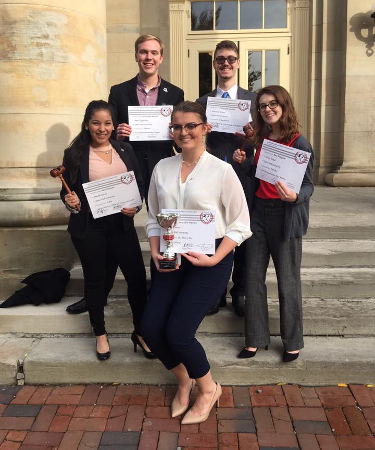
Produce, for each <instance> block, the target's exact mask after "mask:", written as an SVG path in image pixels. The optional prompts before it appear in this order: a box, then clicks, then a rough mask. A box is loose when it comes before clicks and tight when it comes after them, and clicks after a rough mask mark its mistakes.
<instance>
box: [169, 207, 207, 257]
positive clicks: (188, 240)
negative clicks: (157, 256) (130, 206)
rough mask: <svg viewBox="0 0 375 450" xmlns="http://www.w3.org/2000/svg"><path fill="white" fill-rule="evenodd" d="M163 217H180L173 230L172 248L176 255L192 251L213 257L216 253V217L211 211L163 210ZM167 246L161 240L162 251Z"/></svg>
mask: <svg viewBox="0 0 375 450" xmlns="http://www.w3.org/2000/svg"><path fill="white" fill-rule="evenodd" d="M161 212H162V214H163V215H168V214H175V215H178V221H177V224H176V226H175V227H174V228H173V236H174V237H173V241H172V248H173V251H174V252H175V253H187V252H190V251H193V252H198V253H205V254H207V255H213V254H214V253H215V215H214V214H213V212H211V211H199V210H192V209H162V211H161ZM165 248H166V246H165V242H164V240H163V239H160V251H161V252H164V250H165Z"/></svg>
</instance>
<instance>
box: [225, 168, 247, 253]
mask: <svg viewBox="0 0 375 450" xmlns="http://www.w3.org/2000/svg"><path fill="white" fill-rule="evenodd" d="M221 201H222V204H223V207H224V219H225V224H226V231H225V235H226V236H228V237H229V238H230V239H232V240H233V241H235V242H237V244H238V245H240V244H241V243H242V242H243V241H245V240H246V239H248V238H249V237H250V236H251V235H252V232H251V230H250V216H249V208H248V206H247V202H246V198H245V194H244V191H243V188H242V185H241V182H240V180H239V179H238V177H237V175H236V173H235V171H234V170H233V167H232V166H231V165H230V164H228V168H227V170H226V171H225V173H224V177H223V182H222V187H221Z"/></svg>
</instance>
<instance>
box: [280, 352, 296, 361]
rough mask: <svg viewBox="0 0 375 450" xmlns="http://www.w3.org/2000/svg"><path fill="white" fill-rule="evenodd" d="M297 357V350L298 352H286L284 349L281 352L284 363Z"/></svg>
mask: <svg viewBox="0 0 375 450" xmlns="http://www.w3.org/2000/svg"><path fill="white" fill-rule="evenodd" d="M298 357H299V352H298V353H288V352H285V351H284V353H283V361H284V362H285V363H286V362H292V361H295V360H296V359H297V358H298Z"/></svg>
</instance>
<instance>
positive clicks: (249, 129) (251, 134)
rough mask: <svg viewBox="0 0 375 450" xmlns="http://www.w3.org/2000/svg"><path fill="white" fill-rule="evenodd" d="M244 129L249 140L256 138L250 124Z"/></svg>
mask: <svg viewBox="0 0 375 450" xmlns="http://www.w3.org/2000/svg"><path fill="white" fill-rule="evenodd" d="M242 129H243V132H244V133H245V135H246V137H247V138H251V137H253V136H254V131H253V129H252V128H251V126H250V124H249V123H247V124H246V125H245V126H244V127H243V128H242Z"/></svg>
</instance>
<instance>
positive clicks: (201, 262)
mask: <svg viewBox="0 0 375 450" xmlns="http://www.w3.org/2000/svg"><path fill="white" fill-rule="evenodd" d="M181 255H182V256H183V257H184V258H186V259H187V260H188V261H190V262H191V263H192V264H193V266H198V267H212V266H214V265H215V264H216V261H215V258H214V256H207V255H205V254H204V253H197V252H188V253H181Z"/></svg>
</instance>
